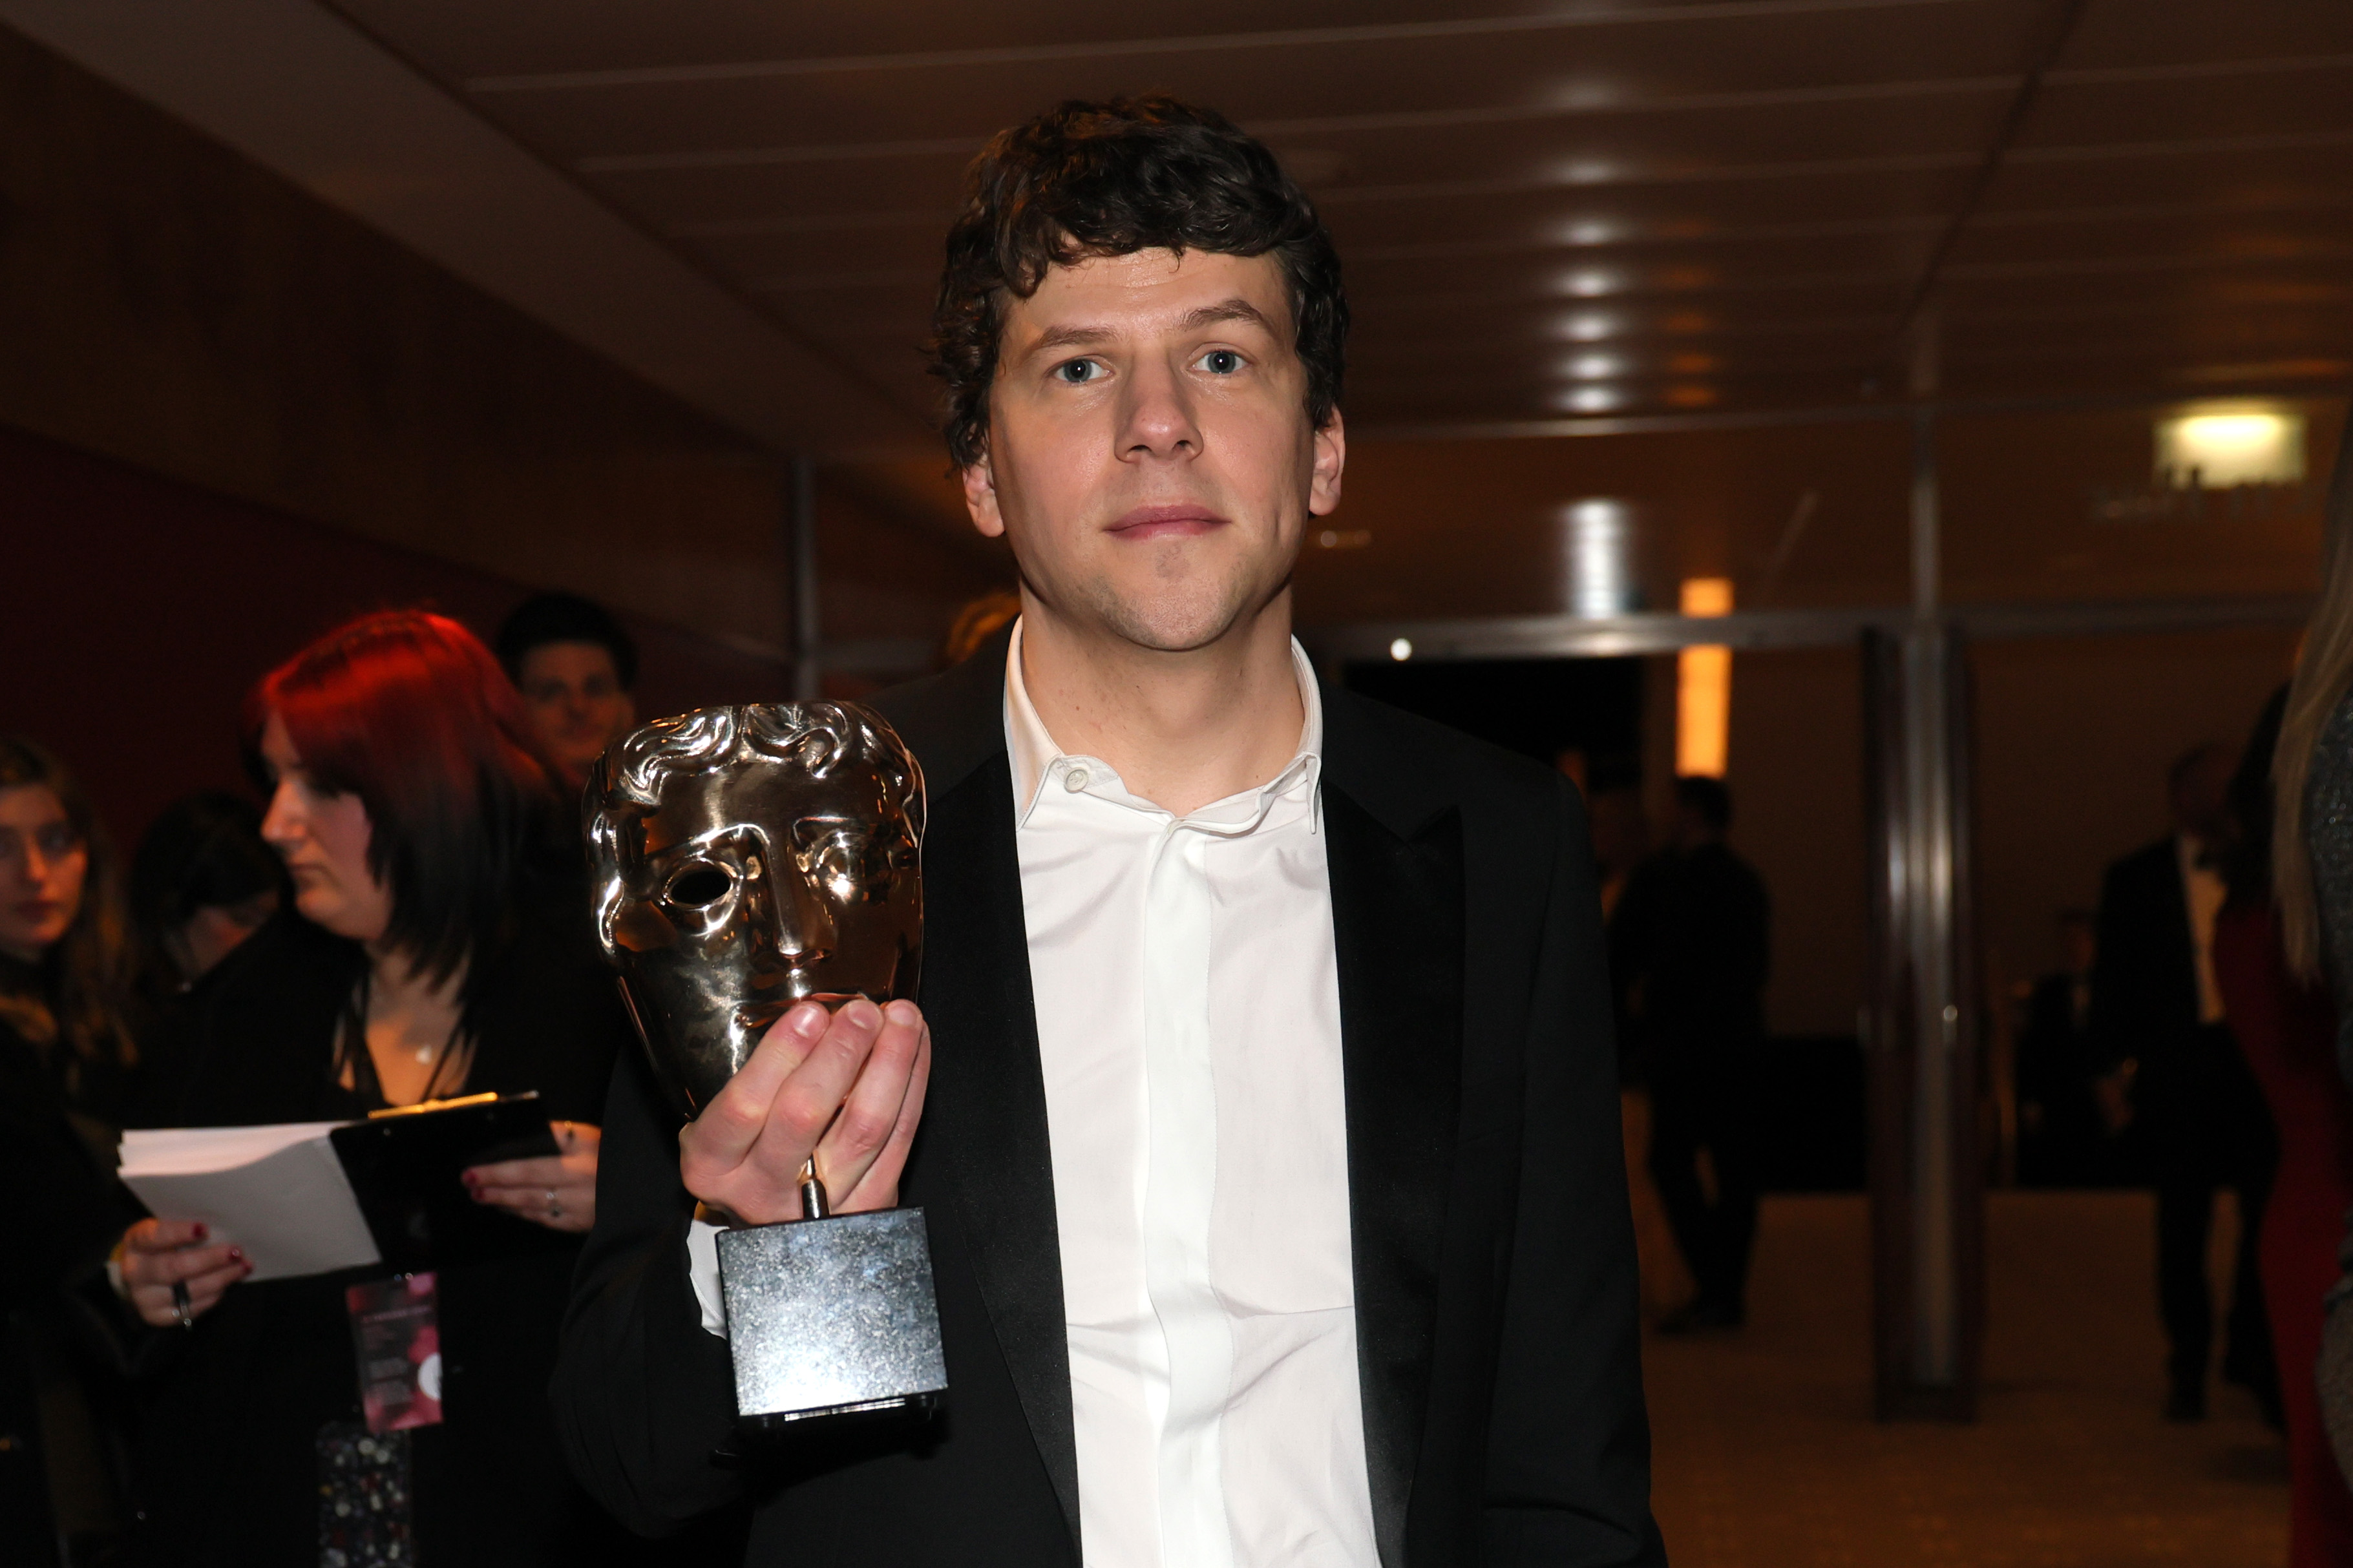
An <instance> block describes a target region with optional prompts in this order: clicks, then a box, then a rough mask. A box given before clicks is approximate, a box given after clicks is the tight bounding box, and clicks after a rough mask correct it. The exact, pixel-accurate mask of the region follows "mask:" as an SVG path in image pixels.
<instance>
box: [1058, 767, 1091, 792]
mask: <svg viewBox="0 0 2353 1568" xmlns="http://www.w3.org/2000/svg"><path fill="white" fill-rule="evenodd" d="M1062 787H1063V788H1064V789H1066V790H1069V791H1070V792H1071V794H1072V795H1076V794H1078V793H1079V792H1080V791H1081V790H1082V789H1084V788H1086V787H1087V770H1086V769H1084V768H1072V769H1071V771H1070V772H1069V773H1064V774H1063V775H1062Z"/></svg>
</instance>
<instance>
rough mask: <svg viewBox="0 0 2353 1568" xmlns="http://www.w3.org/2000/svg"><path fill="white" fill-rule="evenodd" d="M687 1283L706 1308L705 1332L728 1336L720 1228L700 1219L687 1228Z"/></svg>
mask: <svg viewBox="0 0 2353 1568" xmlns="http://www.w3.org/2000/svg"><path fill="white" fill-rule="evenodd" d="M686 1282H687V1283H688V1284H690V1285H691V1286H693V1287H694V1301H695V1305H696V1306H698V1307H700V1308H702V1331H703V1332H705V1333H707V1334H716V1335H717V1336H718V1337H719V1338H721V1339H725V1338H726V1337H727V1298H726V1296H725V1295H724V1293H723V1292H722V1291H721V1289H719V1227H718V1226H715V1225H712V1223H711V1222H710V1221H708V1220H704V1219H696V1220H694V1221H693V1222H692V1223H691V1224H690V1225H689V1226H687V1227H686Z"/></svg>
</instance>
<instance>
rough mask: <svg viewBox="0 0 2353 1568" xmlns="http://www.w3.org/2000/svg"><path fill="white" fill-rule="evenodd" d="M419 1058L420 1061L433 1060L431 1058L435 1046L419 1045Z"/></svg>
mask: <svg viewBox="0 0 2353 1568" xmlns="http://www.w3.org/2000/svg"><path fill="white" fill-rule="evenodd" d="M432 1059H433V1047H431V1046H419V1047H417V1060H418V1061H420V1062H429V1061H431V1060H432Z"/></svg>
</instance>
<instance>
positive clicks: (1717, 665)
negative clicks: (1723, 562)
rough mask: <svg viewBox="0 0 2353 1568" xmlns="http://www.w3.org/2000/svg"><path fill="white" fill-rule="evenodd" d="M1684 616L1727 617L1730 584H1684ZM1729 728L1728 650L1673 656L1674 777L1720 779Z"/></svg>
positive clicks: (1696, 580) (1715, 580)
mask: <svg viewBox="0 0 2353 1568" xmlns="http://www.w3.org/2000/svg"><path fill="white" fill-rule="evenodd" d="M1731 613H1732V579H1731V578H1729V577H1686V578H1684V579H1683V614H1684V615H1686V616H1726V615H1730V614H1731ZM1731 729H1732V650H1731V649H1730V648H1728V647H1687V648H1685V649H1683V652H1682V653H1680V654H1678V655H1677V656H1676V657H1675V772H1676V773H1702V774H1704V775H1706V776H1707V777H1709V778H1718V779H1720V778H1722V777H1723V776H1724V763H1725V751H1726V750H1727V745H1726V741H1727V737H1728V736H1729V734H1730V732H1731Z"/></svg>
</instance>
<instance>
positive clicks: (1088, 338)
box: [1029, 327, 1119, 354]
mask: <svg viewBox="0 0 2353 1568" xmlns="http://www.w3.org/2000/svg"><path fill="white" fill-rule="evenodd" d="M1118 335H1119V334H1118V333H1116V332H1114V331H1112V330H1111V329H1110V328H1109V327H1048V328H1047V329H1046V330H1045V331H1043V332H1040V333H1039V335H1038V341H1037V342H1034V343H1032V344H1030V345H1029V353H1033V354H1042V353H1050V352H1052V351H1053V350H1055V349H1091V348H1096V347H1099V346H1100V345H1102V344H1103V343H1107V342H1111V341H1112V340H1113V339H1114V338H1116V337H1117V336H1118Z"/></svg>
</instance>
